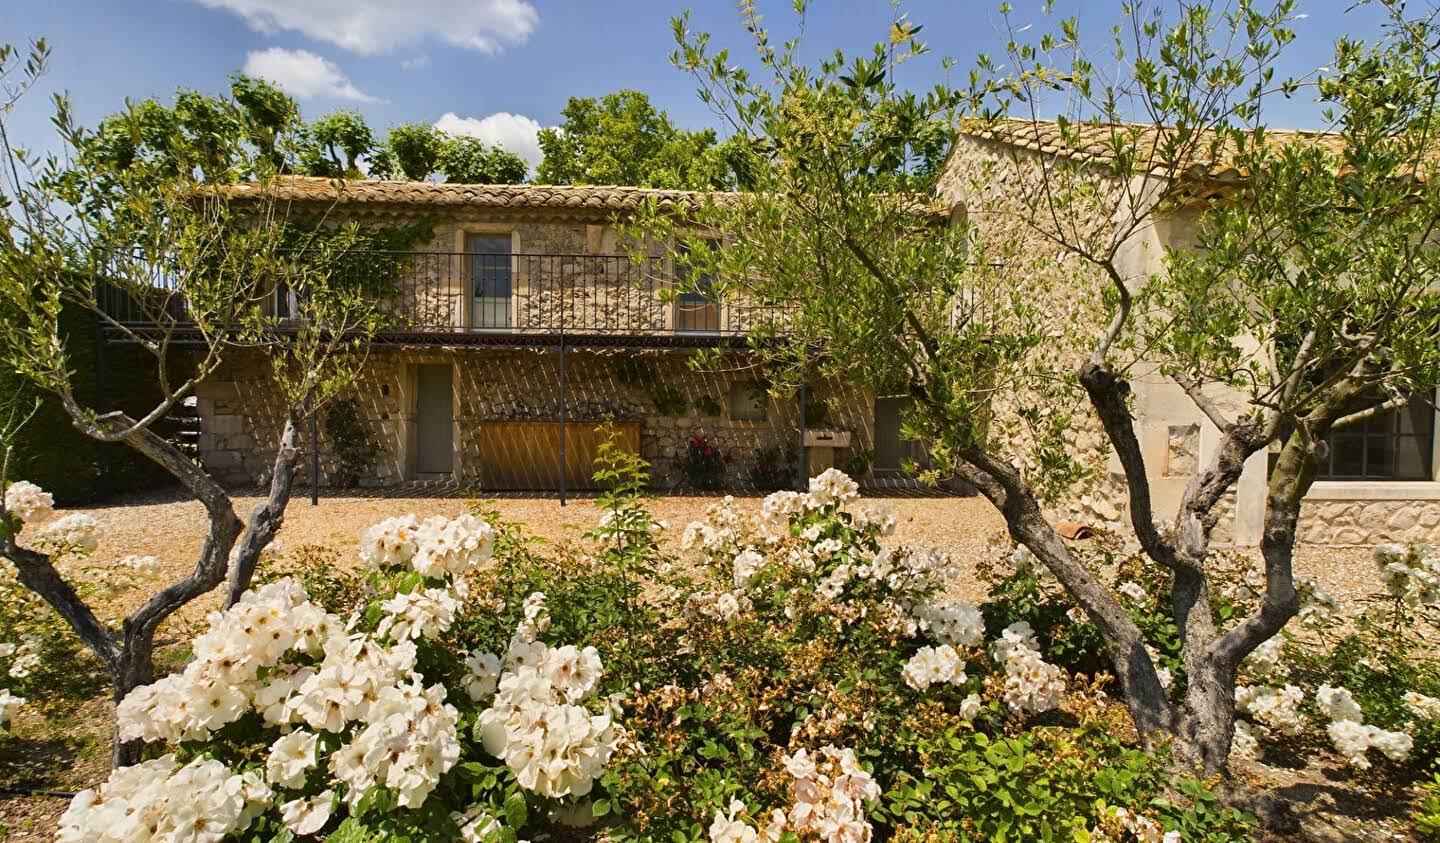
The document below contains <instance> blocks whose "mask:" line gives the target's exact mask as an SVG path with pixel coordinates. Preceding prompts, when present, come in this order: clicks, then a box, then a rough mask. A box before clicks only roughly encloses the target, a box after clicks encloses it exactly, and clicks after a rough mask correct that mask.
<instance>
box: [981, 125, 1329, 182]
mask: <svg viewBox="0 0 1440 843" xmlns="http://www.w3.org/2000/svg"><path fill="white" fill-rule="evenodd" d="M1071 131H1072V137H1071V138H1068V139H1067V138H1066V137H1064V136H1063V135H1062V133H1061V131H1060V126H1059V124H1058V123H1056V122H1055V121H1053V120H1017V119H1009V120H999V121H982V120H978V119H974V120H968V121H966V122H964V123H962V124H961V126H960V134H962V135H968V136H970V137H977V138H983V139H985V140H991V141H997V142H999V143H1004V144H1008V145H1011V146H1016V147H1019V148H1022V149H1028V150H1030V151H1032V152H1039V153H1042V154H1045V155H1062V156H1065V157H1067V158H1071V159H1081V160H1084V159H1088V160H1093V161H1095V162H1096V163H1109V162H1111V161H1112V160H1113V158H1114V156H1113V154H1112V152H1111V150H1110V148H1109V147H1110V146H1111V145H1112V144H1113V142H1114V140H1115V139H1116V138H1117V137H1118V138H1122V139H1124V140H1126V141H1128V142H1129V143H1130V144H1131V145H1132V146H1134V147H1135V148H1136V149H1137V150H1138V154H1140V155H1142V156H1150V157H1154V158H1155V165H1154V166H1152V167H1151V168H1150V171H1151V172H1152V173H1153V174H1156V175H1167V174H1170V173H1173V172H1175V170H1176V169H1178V170H1180V171H1181V172H1183V174H1184V175H1185V176H1188V177H1190V178H1201V179H1213V180H1218V181H1228V180H1233V179H1238V178H1243V177H1244V173H1242V172H1241V171H1240V169H1239V168H1237V167H1236V166H1235V164H1234V161H1233V157H1232V156H1233V155H1234V153H1235V150H1234V147H1233V146H1229V145H1228V143H1227V145H1226V147H1222V148H1221V149H1220V150H1219V153H1218V155H1216V156H1213V157H1214V158H1215V159H1216V160H1204V161H1201V160H1197V161H1195V162H1193V163H1190V164H1188V165H1186V166H1181V167H1178V168H1177V167H1172V166H1171V163H1170V162H1168V161H1162V160H1161V157H1162V156H1163V155H1164V147H1163V146H1162V141H1163V139H1164V136H1163V134H1162V131H1163V130H1161V129H1157V128H1156V127H1155V126H1153V125H1151V124H1142V123H1120V124H1098V125H1097V124H1091V123H1072V124H1071ZM1265 134H1266V136H1267V138H1269V140H1270V141H1271V142H1272V143H1277V144H1289V143H1292V142H1297V141H1298V142H1301V143H1307V144H1314V145H1317V146H1320V147H1322V148H1324V149H1325V150H1326V151H1327V152H1330V153H1333V154H1339V153H1340V152H1342V151H1343V150H1344V148H1345V141H1344V139H1343V138H1342V137H1341V136H1340V135H1339V134H1338V133H1335V132H1314V131H1304V130H1299V129H1287V130H1278V129H1268V130H1266V133H1265ZM1192 146H1193V148H1194V150H1195V152H1196V153H1197V154H1200V155H1205V156H1207V157H1211V156H1210V155H1209V153H1210V143H1209V142H1202V143H1200V144H1194V145H1192Z"/></svg>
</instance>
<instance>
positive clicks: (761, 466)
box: [750, 445, 800, 492]
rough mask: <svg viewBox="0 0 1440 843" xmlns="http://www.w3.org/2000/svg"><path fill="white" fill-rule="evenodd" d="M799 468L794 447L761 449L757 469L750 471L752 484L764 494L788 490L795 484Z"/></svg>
mask: <svg viewBox="0 0 1440 843" xmlns="http://www.w3.org/2000/svg"><path fill="white" fill-rule="evenodd" d="M799 466H800V463H799V458H798V456H797V454H796V452H795V446H794V445H789V446H786V447H784V448H782V447H780V446H779V445H772V446H770V447H768V448H761V449H760V453H758V454H756V455H755V468H753V469H752V470H751V471H750V483H751V484H752V485H754V486H755V488H757V489H759V490H761V491H762V492H774V491H778V490H780V489H788V488H790V487H791V485H793V484H794V483H795V475H796V473H797V472H798V471H799Z"/></svg>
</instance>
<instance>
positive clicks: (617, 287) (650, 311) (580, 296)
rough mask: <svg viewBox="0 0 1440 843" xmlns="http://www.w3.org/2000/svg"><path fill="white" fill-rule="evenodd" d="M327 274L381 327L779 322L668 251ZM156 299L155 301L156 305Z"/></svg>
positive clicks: (355, 258)
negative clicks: (364, 303)
mask: <svg viewBox="0 0 1440 843" xmlns="http://www.w3.org/2000/svg"><path fill="white" fill-rule="evenodd" d="M330 272H331V274H332V278H334V279H335V280H337V281H339V282H340V283H349V284H354V285H355V286H356V289H358V290H360V291H362V292H364V293H365V294H366V295H373V296H374V297H375V299H376V300H377V301H379V302H380V304H381V306H382V309H383V310H384V311H385V312H386V313H387V314H389V315H390V316H391V317H392V321H391V323H390V325H389V326H387V329H386V331H385V332H384V333H385V334H386V335H389V336H391V337H397V336H402V335H465V336H486V337H492V338H504V337H506V336H510V337H524V336H527V335H547V336H548V335H556V334H570V335H597V336H609V337H637V338H645V337H692V338H696V339H701V340H703V338H706V337H730V338H733V337H740V336H744V335H746V334H748V333H750V332H751V331H753V330H754V329H756V328H774V329H776V330H778V329H779V327H780V324H781V321H782V311H781V309H780V308H779V307H777V306H775V305H773V304H766V303H761V302H748V301H744V300H742V299H738V298H736V297H733V296H727V297H725V298H724V299H721V298H717V297H716V296H714V295H711V294H710V292H709V291H710V284H709V283H708V279H706V278H694V279H692V278H690V277H687V276H686V274H685V273H684V271H683V269H682V270H679V271H677V268H676V266H675V265H674V263H673V262H672V261H670V260H668V259H665V258H660V257H654V258H645V259H641V260H635V259H632V258H631V257H629V256H627V255H593V254H522V253H513V254H498V253H492V254H465V253H459V252H381V251H373V252H351V253H348V254H346V255H344V256H342V257H341V258H339V260H338V263H337V264H336V265H334V266H332V267H331V268H330ZM155 295H156V300H157V301H162V300H163V302H164V303H163V307H161V308H159V311H158V312H161V313H163V314H164V318H165V319H166V320H167V321H169V320H172V319H173V320H175V323H176V324H183V323H184V321H185V315H184V314H185V312H186V305H185V302H184V301H183V299H181V298H180V297H179V296H177V295H175V291H173V290H166V289H163V288H162V287H159V286H157V287H156V289H155ZM302 295H303V292H297V291H295V290H293V289H291V288H289V287H288V286H286V285H285V284H283V283H279V284H277V285H275V288H274V290H273V292H272V293H270V294H269V295H267V300H266V302H265V305H264V306H265V308H266V309H267V311H268V312H269V313H270V314H271V315H273V316H276V317H278V318H280V319H281V320H285V319H292V318H297V317H299V316H301V315H302V313H303V307H302V306H301V305H302V302H301V301H300V300H299V296H302ZM102 298H103V301H104V307H105V310H106V312H107V313H108V314H109V315H110V316H111V317H112V318H113V319H115V320H116V321H117V322H120V323H122V324H126V325H145V324H147V323H149V324H153V323H154V322H155V321H156V319H155V314H156V313H157V308H156V307H154V306H151V307H140V306H137V303H136V302H135V300H134V297H133V296H129V295H125V294H122V293H120V292H119V291H118V290H109V291H106V292H105V293H104V295H103V297H102ZM152 304H153V303H152Z"/></svg>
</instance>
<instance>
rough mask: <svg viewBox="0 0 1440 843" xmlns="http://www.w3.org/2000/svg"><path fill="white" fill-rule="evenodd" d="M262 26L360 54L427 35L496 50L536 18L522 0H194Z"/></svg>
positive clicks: (516, 40) (520, 39) (523, 34)
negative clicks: (301, 35)
mask: <svg viewBox="0 0 1440 843" xmlns="http://www.w3.org/2000/svg"><path fill="white" fill-rule="evenodd" d="M195 2H198V3H201V4H203V5H205V6H209V7H210V8H212V9H223V10H226V11H229V12H233V13H235V14H237V15H239V16H240V17H242V18H244V19H245V22H246V23H248V24H249V25H250V26H251V27H252V28H254V29H257V30H259V31H261V32H274V31H275V30H279V29H289V30H294V31H296V32H301V33H304V34H305V35H307V36H309V37H311V38H314V39H316V40H319V41H328V42H330V43H331V44H335V45H337V46H340V47H344V48H345V49H347V50H351V51H353V52H356V53H363V54H365V55H374V54H377V53H388V52H392V51H393V50H395V49H396V48H397V47H401V46H404V45H408V44H415V43H418V42H420V41H423V40H424V39H426V38H431V37H434V38H439V39H440V40H441V41H444V42H445V43H447V44H453V45H455V46H457V47H464V48H466V49H471V50H479V51H481V52H484V53H498V52H500V51H501V50H502V49H504V48H505V47H507V46H509V45H511V44H523V43H524V42H525V41H526V39H528V38H529V37H530V33H531V32H533V31H534V30H535V25H536V24H537V23H538V22H539V20H540V14H539V12H537V11H535V7H534V6H531V5H530V4H529V3H527V2H525V0H195Z"/></svg>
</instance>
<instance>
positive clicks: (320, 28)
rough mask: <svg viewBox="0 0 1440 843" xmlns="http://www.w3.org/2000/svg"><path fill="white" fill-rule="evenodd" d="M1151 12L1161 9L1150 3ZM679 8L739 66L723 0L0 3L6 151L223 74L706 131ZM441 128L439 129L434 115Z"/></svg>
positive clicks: (1027, 3) (955, 45) (1335, 23)
mask: <svg viewBox="0 0 1440 843" xmlns="http://www.w3.org/2000/svg"><path fill="white" fill-rule="evenodd" d="M1155 2H1162V3H1163V2H1164V0H1155ZM1012 3H1013V5H1014V6H1015V8H1016V10H1017V12H1016V17H1017V19H1019V20H1022V21H1024V20H1029V19H1032V18H1033V20H1034V22H1035V23H1036V30H1037V31H1038V30H1039V29H1041V28H1043V27H1044V26H1045V25H1046V24H1045V21H1044V19H1043V18H1041V16H1040V15H1039V13H1038V11H1036V10H1038V8H1039V5H1040V4H1039V0H1012ZM759 5H760V8H761V10H762V12H764V13H765V14H766V15H767V23H768V24H769V25H770V26H771V28H772V30H773V34H774V35H775V36H776V37H777V40H778V39H779V37H782V36H787V35H790V34H792V27H793V22H794V18H793V15H792V14H791V12H790V2H789V0H759ZM1058 5H1059V7H1060V8H1061V9H1062V10H1066V11H1067V13H1068V12H1077V13H1078V14H1079V16H1080V19H1081V26H1082V29H1084V30H1086V31H1088V32H1090V33H1092V34H1095V35H1097V36H1103V34H1104V32H1105V31H1106V30H1107V29H1108V27H1109V25H1110V23H1112V22H1113V21H1114V20H1115V19H1116V18H1115V15H1116V10H1117V7H1118V0H1061V1H1060V3H1059V4H1058ZM1349 5H1350V3H1349V0H1302V11H1303V12H1306V13H1308V16H1307V17H1306V18H1304V19H1303V20H1299V21H1297V22H1296V31H1297V40H1296V44H1295V45H1294V47H1293V48H1292V49H1291V51H1290V52H1289V54H1288V56H1289V58H1288V66H1287V68H1286V69H1287V70H1290V71H1292V72H1300V71H1305V70H1309V69H1312V68H1314V67H1316V66H1319V65H1322V64H1324V63H1325V62H1326V61H1327V60H1328V57H1329V53H1330V49H1331V46H1332V44H1333V43H1334V40H1335V38H1337V37H1338V36H1339V35H1340V34H1341V33H1349V34H1352V35H1356V36H1362V37H1363V36H1365V35H1371V34H1375V33H1377V32H1378V22H1379V17H1378V14H1377V12H1376V11H1375V10H1374V9H1373V8H1368V7H1367V8H1361V9H1358V10H1352V11H1347V8H1348V7H1349ZM997 6H998V0H912V2H909V3H907V4H906V5H905V8H906V9H907V10H908V11H909V13H910V16H911V19H912V20H913V21H915V22H917V23H920V24H923V25H924V26H925V29H924V31H923V33H922V38H923V39H924V40H926V41H928V43H929V44H930V45H931V47H932V48H933V49H934V52H935V56H936V58H937V60H936V61H926V62H922V63H919V64H916V65H915V66H913V67H911V68H910V69H909V70H908V74H909V77H908V78H909V81H910V82H911V83H912V84H915V85H917V86H924V85H929V84H932V83H933V82H935V81H938V80H939V79H940V78H941V76H942V72H941V70H940V68H939V62H938V58H939V57H941V56H949V57H953V58H955V59H956V60H957V62H958V63H957V65H956V68H955V70H953V71H952V73H954V74H955V81H956V82H957V83H959V82H963V80H964V74H965V71H966V70H968V68H969V67H970V66H971V65H972V64H973V62H974V59H975V56H976V55H977V54H979V53H981V52H990V53H992V54H994V53H998V52H999V51H1000V45H1001V44H1002V43H1003V39H1002V38H1001V36H1000V34H999V33H998V26H999V20H998V16H997V14H996V13H995V9H996V7H997ZM687 8H690V9H692V10H693V13H694V23H693V26H694V28H696V29H700V30H704V31H708V32H711V33H713V36H714V42H715V43H716V44H720V45H725V46H730V47H731V48H732V49H733V50H734V51H735V52H736V53H737V54H738V55H742V56H747V57H748V56H749V50H748V44H747V41H746V34H745V32H744V31H743V30H742V29H741V28H740V25H739V18H738V16H737V13H736V11H735V6H734V4H733V3H732V2H730V0H688V2H684V1H683V0H673V1H672V0H624V2H599V0H50V2H11V3H5V4H3V5H0V37H3V38H4V39H5V40H9V41H12V42H21V41H24V40H26V39H28V38H30V37H33V36H41V35H43V36H45V37H46V38H47V39H49V40H50V42H51V45H52V48H53V60H52V66H51V71H50V73H49V75H48V76H47V78H46V79H45V82H44V85H43V86H42V91H41V92H40V95H39V96H31V97H30V98H29V99H28V101H26V102H24V103H23V104H22V106H21V107H20V109H19V110H18V113H17V114H15V115H14V120H13V126H14V134H15V135H16V137H17V139H18V140H19V141H20V142H21V143H22V144H24V145H27V146H30V147H32V148H36V147H43V148H48V147H50V146H52V145H53V142H52V141H51V140H50V138H51V135H50V131H49V127H48V122H47V121H48V117H49V109H50V107H49V103H48V94H49V93H50V92H53V91H57V90H67V91H69V93H70V95H71V98H72V102H73V103H74V105H75V110H76V112H77V114H78V116H79V118H80V119H81V120H82V121H84V122H92V121H94V120H95V119H96V118H98V117H100V116H102V115H104V114H106V113H108V112H110V111H114V110H115V109H117V108H119V107H120V106H121V104H122V103H123V101H124V100H125V98H126V97H131V98H143V97H149V96H157V97H162V98H168V96H169V95H170V94H171V93H173V92H174V90H175V89H176V88H177V87H180V86H185V87H193V88H198V89H200V90H204V91H210V92H218V91H221V90H223V88H224V86H225V77H226V75H227V74H229V73H231V72H234V71H236V70H241V69H244V68H246V67H249V68H250V69H251V70H252V71H256V72H257V75H265V76H269V77H271V78H273V79H274V80H275V81H277V82H278V83H280V84H281V86H282V87H285V88H287V89H289V90H290V91H291V92H292V93H293V94H295V95H296V97H297V99H299V101H300V103H301V107H302V109H303V110H304V112H305V114H306V115H307V116H310V117H315V116H319V115H320V114H323V113H325V112H327V111H330V110H333V109H336V108H347V107H348V108H357V109H358V110H360V111H361V112H362V113H363V114H365V116H366V117H367V119H368V120H369V122H370V124H371V125H372V127H375V128H377V129H381V130H383V128H384V127H386V126H389V125H391V124H393V123H397V122H403V121H410V120H422V121H426V122H436V121H442V123H441V125H442V126H443V127H445V128H448V129H450V130H453V131H461V132H468V133H472V134H477V135H478V136H481V137H483V138H485V139H486V140H489V141H491V142H499V143H501V144H502V145H505V146H508V147H510V148H512V149H514V150H515V151H516V152H519V153H521V154H522V155H525V156H526V157H531V158H533V157H534V144H533V136H534V131H535V129H536V128H537V127H540V126H549V125H553V124H555V123H556V122H557V121H558V120H559V118H560V111H561V109H563V108H564V106H565V101H566V98H567V97H570V96H598V95H601V94H605V93H608V92H610V91H614V90H617V89H620V88H626V87H629V88H637V89H640V90H643V91H646V92H647V93H649V94H650V96H651V98H652V100H654V102H655V103H656V104H657V105H658V106H660V107H662V108H664V109H666V110H668V111H669V112H670V114H671V116H672V117H673V118H674V120H675V121H676V122H677V123H678V124H680V125H681V126H685V127H687V128H698V127H701V126H707V125H715V124H716V121H715V118H714V116H713V115H712V114H710V112H709V111H708V110H707V109H706V107H705V106H704V105H703V104H702V103H701V102H700V101H699V100H698V99H697V97H696V96H695V85H694V84H693V82H692V80H691V79H689V78H688V77H686V76H685V75H684V74H681V73H680V72H679V71H676V70H675V69H674V68H672V67H671V66H670V65H669V63H668V61H667V58H666V57H667V55H668V54H669V52H670V51H671V49H672V47H673V42H672V36H671V31H670V24H669V19H670V18H671V17H672V16H674V15H677V14H679V13H681V12H683V11H684V10H685V9H687ZM890 16H891V7H890V4H889V2H887V0H813V2H812V10H811V14H810V18H809V21H808V23H807V31H806V43H807V45H808V46H809V52H810V53H811V54H812V55H817V54H819V53H822V52H828V51H829V50H832V49H834V48H836V47H839V48H843V49H846V50H852V51H853V50H857V49H862V48H865V47H866V46H867V45H868V44H870V43H871V42H872V41H874V40H875V39H876V38H879V37H881V36H883V35H884V33H885V30H886V27H887V25H888V22H889V20H890ZM447 115H449V117H447ZM1270 122H1271V124H1272V125H1275V126H1295V127H1314V126H1317V125H1318V124H1319V115H1318V110H1317V109H1316V108H1315V106H1314V105H1313V104H1312V103H1307V102H1304V101H1290V102H1278V103H1275V104H1274V106H1273V110H1271V111H1270Z"/></svg>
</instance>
